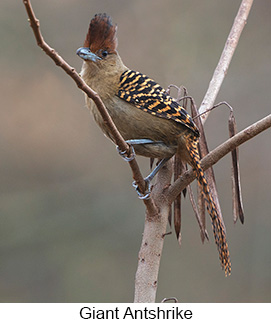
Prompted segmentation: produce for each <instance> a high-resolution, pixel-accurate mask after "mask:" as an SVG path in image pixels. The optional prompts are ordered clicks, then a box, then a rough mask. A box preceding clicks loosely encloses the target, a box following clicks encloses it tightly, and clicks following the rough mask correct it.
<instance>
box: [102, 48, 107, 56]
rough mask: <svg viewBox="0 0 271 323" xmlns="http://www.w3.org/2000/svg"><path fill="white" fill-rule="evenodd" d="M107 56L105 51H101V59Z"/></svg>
mask: <svg viewBox="0 0 271 323" xmlns="http://www.w3.org/2000/svg"><path fill="white" fill-rule="evenodd" d="M107 55H108V51H107V50H103V51H102V57H103V58H105V57H106V56H107Z"/></svg>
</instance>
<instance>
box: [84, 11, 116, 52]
mask: <svg viewBox="0 0 271 323" xmlns="http://www.w3.org/2000/svg"><path fill="white" fill-rule="evenodd" d="M117 44H118V40H117V26H116V25H113V23H112V19H111V17H110V16H108V15H107V14H105V13H103V14H96V15H95V16H94V18H92V19H91V21H90V25H89V29H88V33H87V36H86V39H85V42H84V47H88V48H90V50H91V51H92V53H96V52H97V51H98V50H100V49H104V50H107V51H109V52H114V51H115V50H116V48H117Z"/></svg>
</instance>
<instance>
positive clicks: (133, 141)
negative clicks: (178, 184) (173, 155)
mask: <svg viewBox="0 0 271 323" xmlns="http://www.w3.org/2000/svg"><path fill="white" fill-rule="evenodd" d="M126 142H127V144H129V145H131V146H132V155H131V157H126V156H125V155H126V153H127V152H126V151H120V150H119V147H118V146H117V147H116V148H117V151H118V152H119V154H120V155H121V157H122V158H123V159H124V160H125V161H131V160H133V159H134V158H135V151H134V148H133V145H145V144H162V143H163V142H162V141H153V140H151V139H130V140H126ZM169 159H170V158H164V159H162V160H161V161H160V162H159V164H158V165H157V166H156V167H155V168H154V170H153V171H152V172H151V173H150V174H149V175H148V176H147V177H146V178H144V180H145V182H146V184H147V190H146V191H145V192H144V194H142V193H141V192H140V191H139V189H138V185H137V184H136V183H135V182H133V186H134V187H135V189H136V192H137V194H138V196H139V198H140V199H141V200H144V199H149V198H150V194H151V181H152V180H153V178H154V177H155V175H156V174H157V173H158V171H159V170H160V169H161V168H162V167H163V166H164V164H165V163H166V162H167V161H168V160H169Z"/></svg>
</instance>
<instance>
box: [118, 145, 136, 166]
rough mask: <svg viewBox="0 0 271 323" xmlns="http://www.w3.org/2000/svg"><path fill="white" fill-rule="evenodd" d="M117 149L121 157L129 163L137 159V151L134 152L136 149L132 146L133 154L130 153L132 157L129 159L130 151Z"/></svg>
mask: <svg viewBox="0 0 271 323" xmlns="http://www.w3.org/2000/svg"><path fill="white" fill-rule="evenodd" d="M116 149H117V151H118V153H119V154H120V155H121V157H122V158H123V159H124V160H125V161H127V162H130V161H132V160H133V159H135V150H134V147H133V146H132V145H131V152H130V156H129V157H128V153H129V152H128V151H127V150H124V151H122V150H120V149H119V146H116Z"/></svg>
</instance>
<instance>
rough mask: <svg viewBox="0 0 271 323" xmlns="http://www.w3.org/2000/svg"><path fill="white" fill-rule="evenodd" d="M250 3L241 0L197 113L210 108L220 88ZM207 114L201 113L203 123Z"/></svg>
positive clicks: (246, 0)
mask: <svg viewBox="0 0 271 323" xmlns="http://www.w3.org/2000/svg"><path fill="white" fill-rule="evenodd" d="M252 3H253V0H243V1H242V3H241V5H240V7H239V11H238V13H237V15H236V17H235V20H234V23H233V26H232V28H231V31H230V33H229V36H228V39H227V41H226V44H225V47H224V49H223V52H222V54H221V56H220V59H219V62H218V64H217V67H216V69H215V71H214V74H213V77H212V79H211V82H210V84H209V87H208V90H207V92H206V94H205V97H204V99H203V101H202V103H201V106H200V108H199V114H202V113H204V112H205V111H207V110H209V109H211V108H212V107H213V105H214V102H215V99H216V97H217V95H218V92H219V90H220V87H221V85H222V82H223V80H224V77H225V76H226V74H227V71H228V68H229V65H230V62H231V59H232V56H233V54H234V51H235V49H236V47H237V44H238V41H239V38H240V35H241V33H242V31H243V28H244V26H245V24H246V21H247V18H248V15H249V12H250V8H251V6H252ZM208 115H209V112H207V113H205V114H203V115H202V117H201V119H202V122H203V123H204V122H205V121H206V119H207V117H208Z"/></svg>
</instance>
